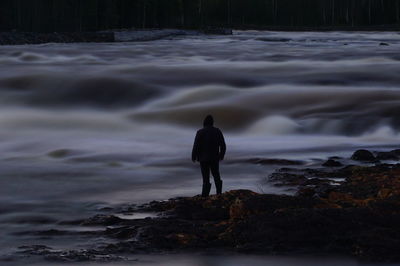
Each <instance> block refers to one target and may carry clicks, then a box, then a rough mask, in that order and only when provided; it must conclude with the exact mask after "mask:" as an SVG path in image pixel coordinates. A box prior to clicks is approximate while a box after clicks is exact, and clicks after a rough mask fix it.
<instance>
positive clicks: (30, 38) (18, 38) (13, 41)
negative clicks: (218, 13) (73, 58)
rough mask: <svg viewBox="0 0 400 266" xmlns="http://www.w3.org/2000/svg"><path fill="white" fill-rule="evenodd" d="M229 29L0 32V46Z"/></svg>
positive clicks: (116, 39)
mask: <svg viewBox="0 0 400 266" xmlns="http://www.w3.org/2000/svg"><path fill="white" fill-rule="evenodd" d="M231 34H232V30H231V29H225V28H221V29H220V28H215V29H214V28H211V29H204V30H179V29H147V30H115V31H111V30H110V31H99V32H61V33H59V32H54V33H36V32H0V45H22V44H42V43H93V42H96V43H106V42H139V41H154V40H159V39H164V38H169V37H174V36H189V35H231Z"/></svg>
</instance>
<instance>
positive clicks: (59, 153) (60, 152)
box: [47, 149, 73, 158]
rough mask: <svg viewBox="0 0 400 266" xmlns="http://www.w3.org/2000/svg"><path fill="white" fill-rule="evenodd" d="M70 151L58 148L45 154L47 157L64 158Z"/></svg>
mask: <svg viewBox="0 0 400 266" xmlns="http://www.w3.org/2000/svg"><path fill="white" fill-rule="evenodd" d="M72 153H73V151H71V150H68V149H59V150H54V151H51V152H49V153H48V154H47V155H48V156H49V157H53V158H64V157H67V156H68V155H70V154H72Z"/></svg>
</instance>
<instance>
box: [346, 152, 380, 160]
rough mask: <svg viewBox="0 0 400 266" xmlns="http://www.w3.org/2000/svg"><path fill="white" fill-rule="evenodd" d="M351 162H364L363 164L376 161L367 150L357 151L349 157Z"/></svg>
mask: <svg viewBox="0 0 400 266" xmlns="http://www.w3.org/2000/svg"><path fill="white" fill-rule="evenodd" d="M351 159H352V160H355V161H364V162H374V161H376V158H375V156H374V155H373V154H372V153H371V152H370V151H368V150H357V151H355V152H354V153H353V155H352V156H351Z"/></svg>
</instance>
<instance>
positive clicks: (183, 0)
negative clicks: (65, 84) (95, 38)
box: [0, 0, 400, 32]
mask: <svg viewBox="0 0 400 266" xmlns="http://www.w3.org/2000/svg"><path fill="white" fill-rule="evenodd" d="M399 23H400V0H1V1H0V30H1V31H9V30H17V31H35V32H67V31H94V30H105V29H115V28H206V27H234V28H245V27H248V28H251V27H254V28H257V27H266V26H310V27H315V26H371V25H388V24H392V25H393V24H399Z"/></svg>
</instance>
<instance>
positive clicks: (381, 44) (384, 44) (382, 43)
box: [379, 42, 389, 46]
mask: <svg viewBox="0 0 400 266" xmlns="http://www.w3.org/2000/svg"><path fill="white" fill-rule="evenodd" d="M379 45H380V46H389V44H388V43H386V42H381V43H379Z"/></svg>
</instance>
